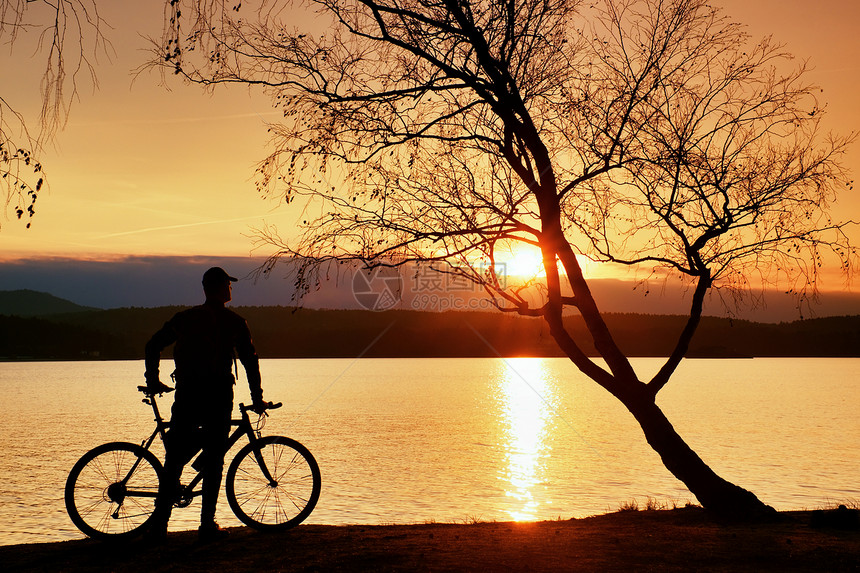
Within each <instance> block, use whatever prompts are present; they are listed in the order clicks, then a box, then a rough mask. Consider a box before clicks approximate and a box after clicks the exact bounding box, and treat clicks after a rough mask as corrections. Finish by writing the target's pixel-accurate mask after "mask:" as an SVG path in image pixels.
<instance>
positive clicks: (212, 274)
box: [203, 267, 239, 286]
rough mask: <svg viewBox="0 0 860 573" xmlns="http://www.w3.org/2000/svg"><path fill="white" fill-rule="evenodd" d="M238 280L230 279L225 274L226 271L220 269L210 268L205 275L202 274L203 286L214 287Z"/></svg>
mask: <svg viewBox="0 0 860 573" xmlns="http://www.w3.org/2000/svg"><path fill="white" fill-rule="evenodd" d="M238 280H239V279H237V278H236V277H231V276H230V275H228V274H227V271H225V270H224V269H222V268H221V267H212V268H211V269H209V270H208V271H206V272H205V273H203V286H206V285H216V284H221V283H225V282H236V281H238Z"/></svg>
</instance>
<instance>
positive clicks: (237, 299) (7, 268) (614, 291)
mask: <svg viewBox="0 0 860 573" xmlns="http://www.w3.org/2000/svg"><path fill="white" fill-rule="evenodd" d="M264 262H265V258H262V257H202V256H201V257H165V256H137V257H122V258H115V259H109V260H81V259H74V258H33V259H17V260H11V261H4V262H0V290H17V289H30V290H36V291H41V292H47V293H50V294H52V295H54V296H57V297H60V298H64V299H66V300H70V301H72V302H75V303H77V304H80V305H84V306H91V307H96V308H121V307H131V306H136V307H156V306H170V305H194V304H199V303H200V302H202V301H203V292H202V287H201V284H200V279H201V277H202V276H203V272H204V271H205V270H206V269H207V268H209V267H211V266H222V267H224V268H225V269H227V271H228V272H230V273H231V274H233V275H234V276H236V277H239V278H240V279H241V280H240V281H239V282H238V283H237V284H236V285H235V286H234V288H233V304H234V305H235V306H292V305H294V304H295V300H294V298H293V295H294V293H295V287H294V280H293V277H292V276H291V275H290V274H289V267H288V265H287V264H279V265H278V266H276V267H275V268H274V270H273V271H272V273H270V274H269V275H268V276H267V277H266V278H263V277H261V276H259V273H258V272H257V271H258V270H259V268H260V267H261V265H262V264H263V263H264ZM426 275H427V273H426V272H423V273H416V272H414V270H412V271H410V270H409V269H404V271H403V272H402V286H401V287H400V290H397V289H390V288H388V287H390V285H389V284H388V282H385V281H382V282H378V283H374V284H373V285H371V286H370V287H368V286H367V283H366V281H365V282H361V281H359V283H360V284H359V287H362V286H363V287H364V290H365V291H368V292H365V293H363V294H364V295H369V294H370V293H371V292H373V293H376V290H373V289H376V288H377V287H379V289H381V290H379V293H376V294H379V296H380V297H383V295H384V296H388V297H391V296H394V298H395V299H396V301H395V302H396V304H393V305H388V304H385V305H381V306H380V308H399V309H406V310H429V311H438V310H491V307H490V306H489V305H488V304H486V303H485V302H482V301H480V300H479V295H480V291H479V290H477V289H469V288H467V286H468V285H467V286H466V287H464V285H463V284H462V283H452V284H448V283H447V282H446V279H444V278H442V279H439V280H431V279H432V277H429V276H426ZM321 278H323V279H324V281H323V282H322V283H321V284H320V285H319V288H314V289H312V290H311V292H310V293H309V294H307V295H306V296H305V297H304V298H303V299H302V305H303V306H305V307H308V308H345V309H361V308H363V303H364V305H365V306H366V302H367V301H366V300H364V299H366V298H367V296H365V297H364V298H362V297H361V296H356V295H354V294H353V289H354V288H356V285H355V284H354V282H353V279H354V273H353V271H352V270H350V269H348V268H345V267H336V268H334V269H332V273H330V274H327V275H325V276H323V277H321ZM422 278H423V279H426V280H422ZM590 284H591V286H592V291H593V292H594V295H595V298H596V299H597V302H598V305H599V306H600V308H601V309H602V310H603V311H605V312H627V313H639V314H685V313H686V312H687V308H686V306H685V305H686V304H688V303H689V296H690V293H689V292H688V291H686V292H685V291H683V290H681V289H680V288H673V287H665V288H662V286H661V288H655V289H654V290H653V291H651V292H649V291H647V290H646V289H645V288H642V287H641V285H640V287H639V288H634V283H633V282H630V281H623V280H616V279H598V280H592V281H590ZM371 287H372V288H371ZM359 290H361V288H359ZM389 291H392V292H389ZM393 291H397V292H393ZM359 294H362V293H359ZM374 300H376V299H374ZM379 300H380V301H383V299H382V298H380V299H379ZM383 302H384V301H383ZM765 302H766V304H759V305H758V306H756V307H753V308H750V307H741V308H735V307H727V306H726V305H724V304H723V303H722V301H721V300H720V297H719V295H718V294H717V293H714V294H713V295H712V296H710V297H709V299H708V301H707V303H706V306H705V314H707V315H712V316H732V317H734V318H738V319H746V320H754V321H760V322H780V321H793V320H797V319H799V318H801V316H803V317H806V318H810V317H815V316H838V315H858V314H860V295H858V294H854V293H823V294H822V296H821V300H820V302H819V303H818V304H813V305H811V306H809V305H807V306H804V307H802V308H798V305H797V301H796V300H795V299H794V298H793V297H791V296H789V295H786V294H784V293H781V292H770V293H767V295H766V296H765Z"/></svg>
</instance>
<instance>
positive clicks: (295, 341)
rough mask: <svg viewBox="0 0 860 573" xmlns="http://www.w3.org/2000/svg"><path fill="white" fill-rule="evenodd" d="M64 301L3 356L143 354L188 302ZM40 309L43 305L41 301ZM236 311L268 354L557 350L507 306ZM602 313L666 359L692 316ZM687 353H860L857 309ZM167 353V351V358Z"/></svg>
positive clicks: (743, 333)
mask: <svg viewBox="0 0 860 573" xmlns="http://www.w3.org/2000/svg"><path fill="white" fill-rule="evenodd" d="M2 294H5V293H0V300H2V299H3V298H4V297H3V296H1V295H2ZM45 296H46V297H50V295H45ZM50 298H54V297H50ZM39 300H41V301H43V303H44V301H46V300H49V299H48V298H44V297H43V298H40V299H39ZM56 300H60V299H56ZM61 302H66V304H65V305H61V306H60V308H64V309H67V310H65V311H63V312H58V313H56V314H42V315H40V316H30V317H26V316H21V315H20V314H18V315H17V316H2V315H0V359H5V360H18V359H27V360H76V359H140V358H142V357H143V349H144V345H145V344H146V341H147V340H148V339H149V337H150V336H152V334H153V333H154V332H155V331H156V330H157V329H158V328H159V327H160V326H161V325H162V324H163V323H164V322H165V321H166V320H168V319H169V318H170V317H171V316H172V315H173V314H174V313H175V312H177V311H178V310H180V308H182V307H158V308H118V309H110V310H87V309H85V308H84V307H80V306H78V305H75V304H72V303H68V302H67V301H61ZM41 308H42V309H43V311H44V308H45V305H44V304H42V306H41ZM235 310H236V311H237V312H239V314H241V315H242V316H244V317H245V318H246V319H247V321H248V324H249V325H250V327H251V331H252V333H253V335H254V341H255V344H256V346H257V350H258V352H259V354H260V356H261V357H263V358H356V357H496V356H560V355H561V354H560V352H559V349H558V347H557V346H556V344H555V341H554V340H553V339H552V336H551V335H550V333H549V330H548V328H547V326H546V324H545V323H544V322H543V321H542V320H539V319H535V318H525V317H519V316H515V315H509V314H503V313H493V312H454V311H450V312H423V311H407V310H391V311H387V312H370V311H358V310H312V309H296V308H292V307H272V306H265V307H262V306H261V307H237V308H235ZM0 314H2V313H0ZM605 318H606V322H607V324H608V325H609V327H610V329H611V331H612V333H613V337H614V338H615V340H616V342H617V343H618V345H619V346H620V347H621V349H622V350H623V351H624V352H625V353H627V354H628V355H629V356H667V355H668V354H669V353H670V352H671V350H672V347H673V344H674V341H675V339H676V337H677V335H678V333H679V332H680V331H681V329H683V327H684V323H685V320H686V317H683V316H677V315H645V314H629V313H627V314H625V313H609V314H606V316H605ZM565 322H566V323H567V325H568V327H569V329H570V331H571V332H572V334H573V336H574V338H575V339H576V340H578V341H579V342H580V344H581V345H582V348H583V350H584V351H585V352H586V353H587V354H589V355H592V356H593V355H595V354H596V352H595V350H594V347H593V346H591V343H590V337H589V336H588V333H587V332H586V329H585V326H584V325H583V323H582V319H581V318H580V317H578V316H570V317H567V318H566V319H565ZM687 355H688V357H691V358H737V357H754V356H761V357H763V356H783V357H788V356H822V357H840V356H851V357H860V316H843V317H827V318H817V319H808V320H798V321H794V322H785V323H779V324H773V323H757V322H750V321H745V320H731V319H727V318H716V317H705V318H703V319H702V323H701V325H700V327H699V330H698V331H697V333H696V336H695V337H694V338H693V341H692V343H691V345H690V351H689V352H688V354H687ZM169 356H170V352H169V350H168V351H167V352H165V354H164V357H165V358H166V357H169Z"/></svg>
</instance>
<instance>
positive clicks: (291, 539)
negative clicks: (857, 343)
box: [0, 507, 860, 573]
mask: <svg viewBox="0 0 860 573" xmlns="http://www.w3.org/2000/svg"><path fill="white" fill-rule="evenodd" d="M850 511H851V512H855V513H853V515H854V518H852V519H853V521H850V522H849V523H845V522H843V521H834V520H832V519H829V518H828V516H829V515H831V513H832V512H812V511H805V512H787V513H780V514H779V516H778V518H777V519H775V520H773V521H769V522H759V523H720V522H717V521H714V520H713V519H711V518H710V517H709V516H708V515H707V514H706V513H705V512H704V511H703V510H702V509H700V508H694V507H688V508H683V509H675V510H648V511H631V510H628V511H619V512H616V513H611V514H606V515H601V516H595V517H589V518H584V519H573V520H565V521H561V520H559V521H544V522H538V523H495V522H494V523H468V524H457V525H455V524H421V525H379V526H364V525H356V526H327V525H303V526H300V527H298V528H296V529H294V530H291V531H285V532H281V533H273V534H263V533H259V532H256V531H253V530H250V529H247V528H235V529H231V530H230V537H229V538H228V539H226V540H224V541H219V542H214V543H210V544H200V543H199V542H198V541H197V538H196V532H193V531H189V532H180V533H173V534H171V535H170V536H169V538H168V541H167V542H166V543H164V544H162V545H158V546H156V547H152V546H149V545H147V543H146V542H145V541H144V540H142V539H138V540H133V541H129V542H127V543H123V544H106V543H101V542H97V541H91V540H81V541H67V542H62V543H46V544H29V545H12V546H5V547H0V564H2V566H0V568H2V569H3V570H4V571H75V572H77V571H130V572H135V571H140V572H147V573H149V572H152V571H216V572H218V573H228V572H233V571H255V572H260V571H291V572H292V571H732V572H745V571H749V572H752V571H860V530H858V528H857V527H856V517H857V516H856V511H857V510H850Z"/></svg>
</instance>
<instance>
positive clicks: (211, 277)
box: [203, 267, 239, 304]
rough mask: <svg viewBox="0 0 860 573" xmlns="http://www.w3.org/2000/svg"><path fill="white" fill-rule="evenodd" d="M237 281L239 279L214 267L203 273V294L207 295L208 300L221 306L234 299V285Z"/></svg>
mask: <svg viewBox="0 0 860 573" xmlns="http://www.w3.org/2000/svg"><path fill="white" fill-rule="evenodd" d="M237 280H239V279H237V278H236V277H231V276H230V275H228V274H227V271H225V270H224V269H222V268H221V267H212V268H211V269H209V270H208V271H206V272H205V273H203V292H204V293H206V300H207V301H209V302H218V303H221V304H226V303H228V302H230V300H231V299H232V298H233V294H232V283H234V282H236V281H237Z"/></svg>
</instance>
